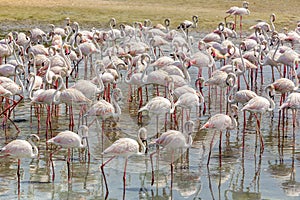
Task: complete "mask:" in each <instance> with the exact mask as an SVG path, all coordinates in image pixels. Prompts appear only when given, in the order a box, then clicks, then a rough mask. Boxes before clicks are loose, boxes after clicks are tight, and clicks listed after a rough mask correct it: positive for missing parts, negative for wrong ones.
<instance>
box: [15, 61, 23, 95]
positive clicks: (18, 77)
mask: <svg viewBox="0 0 300 200" xmlns="http://www.w3.org/2000/svg"><path fill="white" fill-rule="evenodd" d="M20 66H21V65H17V66H16V68H15V74H16V77H17V80H18V81H19V83H20V85H21V88H22V91H21V93H20V94H21V95H24V91H25V87H24V84H23V82H22V81H21V78H20V72H19V67H20Z"/></svg>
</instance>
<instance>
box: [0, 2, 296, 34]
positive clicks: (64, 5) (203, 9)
mask: <svg viewBox="0 0 300 200" xmlns="http://www.w3.org/2000/svg"><path fill="white" fill-rule="evenodd" d="M249 2H250V5H249V10H250V11H251V14H250V16H245V17H244V18H243V19H244V24H245V29H247V28H249V26H251V25H253V24H255V23H256V22H257V21H258V20H264V21H268V20H269V16H270V14H271V13H275V14H276V16H277V20H276V22H275V25H276V27H277V29H278V30H281V29H282V28H283V27H288V28H289V29H294V27H295V26H296V23H297V21H298V20H300V16H299V6H300V1H299V0H284V1H282V0H253V1H250V0H249ZM241 4H242V1H237V0H225V1H224V0H223V1H221V0H205V1H204V0H172V1H171V0H165V1H155V0H143V1H142V0H141V1H137V0H106V1H104V0H52V1H49V0H35V1H32V0H13V1H12V0H0V6H1V8H2V9H1V13H0V22H1V23H2V27H1V29H2V34H3V32H7V31H10V30H15V29H19V30H22V29H28V28H29V27H34V26H39V27H43V26H44V27H46V26H47V24H49V23H53V24H56V25H62V23H63V19H64V18H66V17H70V19H71V20H72V21H77V22H79V24H81V26H82V27H83V28H91V27H96V28H105V27H107V25H108V21H109V19H110V18H111V17H115V18H116V19H117V21H118V22H119V23H120V22H125V23H129V24H131V23H132V22H134V21H143V20H144V19H151V20H152V22H153V24H156V23H162V22H163V20H164V19H165V18H170V19H171V27H172V28H174V27H176V26H177V25H178V24H179V23H180V22H181V21H183V20H185V19H191V16H192V15H198V16H199V20H200V23H199V27H198V29H197V30H198V31H210V30H213V29H214V28H215V27H216V25H217V24H218V23H219V22H220V21H223V20H224V17H225V16H226V13H225V11H226V10H227V9H228V8H230V7H231V6H241Z"/></svg>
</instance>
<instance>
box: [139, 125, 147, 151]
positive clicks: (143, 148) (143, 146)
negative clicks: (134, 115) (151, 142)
mask: <svg viewBox="0 0 300 200" xmlns="http://www.w3.org/2000/svg"><path fill="white" fill-rule="evenodd" d="M144 130H145V128H140V130H139V131H138V134H137V142H138V143H139V145H140V146H141V151H140V152H139V153H140V154H145V153H146V148H147V147H146V145H145V144H144V143H143V141H142V139H141V133H142V132H143V131H144Z"/></svg>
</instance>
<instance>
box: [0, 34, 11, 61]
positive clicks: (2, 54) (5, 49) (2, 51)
mask: <svg viewBox="0 0 300 200" xmlns="http://www.w3.org/2000/svg"><path fill="white" fill-rule="evenodd" d="M12 41H13V35H12V33H9V34H7V35H6V37H5V38H4V39H3V40H1V41H0V64H2V61H3V58H4V59H5V63H6V58H7V57H9V56H10V55H11V54H12V53H13V47H12Z"/></svg>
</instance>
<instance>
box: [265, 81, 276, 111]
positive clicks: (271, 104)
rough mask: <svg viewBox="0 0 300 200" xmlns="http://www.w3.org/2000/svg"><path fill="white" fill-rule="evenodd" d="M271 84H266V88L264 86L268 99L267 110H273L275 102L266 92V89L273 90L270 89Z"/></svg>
mask: <svg viewBox="0 0 300 200" xmlns="http://www.w3.org/2000/svg"><path fill="white" fill-rule="evenodd" d="M271 87H272V86H271V85H269V86H267V87H266V88H265V97H266V98H267V99H268V101H269V102H270V107H269V108H268V111H273V110H274V108H275V103H274V101H273V100H272V99H271V98H270V96H269V94H268V91H269V90H273V89H271ZM271 92H273V91H271Z"/></svg>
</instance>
